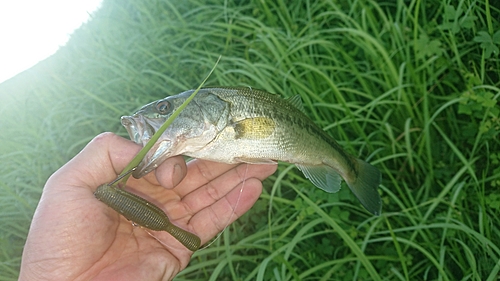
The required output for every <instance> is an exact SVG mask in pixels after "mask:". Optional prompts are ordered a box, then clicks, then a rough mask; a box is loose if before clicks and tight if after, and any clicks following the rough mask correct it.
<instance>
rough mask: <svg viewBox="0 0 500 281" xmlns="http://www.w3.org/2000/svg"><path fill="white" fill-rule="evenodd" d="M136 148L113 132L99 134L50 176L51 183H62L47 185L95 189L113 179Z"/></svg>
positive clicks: (138, 148) (138, 147)
mask: <svg viewBox="0 0 500 281" xmlns="http://www.w3.org/2000/svg"><path fill="white" fill-rule="evenodd" d="M140 149H141V147H140V146H139V145H137V144H135V143H134V142H132V141H129V140H126V139H124V138H122V137H120V136H117V135H115V134H113V133H102V134H100V135H98V136H96V137H95V138H94V139H93V140H92V141H90V142H89V143H88V144H87V146H86V147H85V148H84V149H83V150H82V151H81V152H80V153H79V154H77V155H76V156H75V157H74V158H73V159H71V160H70V161H69V162H68V163H66V164H65V165H64V166H63V167H62V168H61V169H59V170H58V171H57V172H56V173H54V175H52V177H51V180H57V181H61V180H62V182H64V183H65V184H57V185H50V186H54V187H60V188H64V187H65V186H82V184H83V185H85V184H86V185H87V186H90V187H92V188H94V189H95V188H97V186H99V185H101V184H104V183H107V182H110V181H112V180H114V179H115V178H116V175H117V174H119V173H120V172H121V171H122V170H123V169H124V168H125V166H126V165H127V164H128V163H129V162H130V160H132V158H133V157H134V156H135V155H136V154H137V152H138V151H139V150H140Z"/></svg>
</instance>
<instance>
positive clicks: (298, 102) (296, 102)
mask: <svg viewBox="0 0 500 281" xmlns="http://www.w3.org/2000/svg"><path fill="white" fill-rule="evenodd" d="M286 100H287V101H288V102H289V103H290V104H291V105H293V106H295V107H296V108H298V109H299V110H300V111H302V112H304V105H303V104H302V98H301V97H300V95H299V94H297V95H295V96H292V97H289V98H288V99H286Z"/></svg>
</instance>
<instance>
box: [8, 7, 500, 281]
mask: <svg viewBox="0 0 500 281" xmlns="http://www.w3.org/2000/svg"><path fill="white" fill-rule="evenodd" d="M493 3H494V1H488V0H483V1H468V0H463V1H457V2H454V1H451V2H450V1H444V0H437V1H425V0H424V1H403V0H398V1H392V2H391V1H387V2H378V1H370V0H361V1H355V0H347V1H338V0H327V1H324V0H304V1H285V0H277V1H258V0H227V1H215V0H209V1H197V0H187V1H172V0H142V1H139V0H120V1H118V0H104V1H103V4H102V8H101V9H100V10H98V11H97V12H95V13H94V14H93V15H92V19H91V20H90V21H89V22H88V23H86V24H84V25H83V26H82V27H81V28H80V29H78V30H77V31H75V33H74V34H73V35H72V37H71V40H70V41H69V42H68V44H67V45H66V46H64V47H63V48H61V49H60V50H59V51H58V52H57V53H56V54H55V55H53V56H52V57H50V58H48V59H47V60H45V61H43V62H41V63H39V64H38V65H36V66H35V67H33V68H32V69H30V70H28V71H26V72H24V73H22V74H20V75H18V76H16V77H15V78H13V79H10V80H8V81H6V82H4V83H2V84H0V100H1V102H0V114H1V116H2V118H1V119H0V128H2V134H1V135H0V159H1V163H2V166H3V172H2V173H1V175H0V206H1V207H0V208H1V210H2V212H0V222H1V225H2V231H1V232H0V249H1V251H0V272H2V276H1V277H0V280H11V279H15V278H17V274H18V270H19V263H20V258H21V253H22V247H23V245H24V241H25V237H26V235H27V231H28V228H29V224H30V220H31V217H32V215H33V212H34V210H35V208H36V204H37V201H38V199H39V197H40V194H41V192H42V187H43V185H44V183H45V181H46V179H47V178H48V177H49V176H50V174H51V173H52V172H54V171H55V170H56V169H58V168H59V167H60V166H61V165H63V164H64V163H65V162H66V161H68V160H69V159H70V158H71V157H72V156H74V155H75V154H76V153H78V151H80V150H81V148H82V147H83V146H84V145H85V144H86V143H87V142H88V141H89V140H90V139H92V138H93V137H94V136H95V135H97V134H98V133H100V132H104V131H113V132H116V133H118V134H120V135H122V136H125V135H126V132H125V130H124V129H123V128H121V126H120V123H119V117H120V116H121V115H126V114H129V113H131V112H133V111H134V110H135V109H136V108H138V107H140V106H141V105H143V104H145V103H148V102H150V101H152V100H155V99H159V98H162V97H164V96H167V95H173V94H177V93H179V92H181V91H184V90H186V89H190V88H195V87H196V86H197V85H198V84H199V82H200V81H201V79H203V77H204V75H205V74H206V73H208V71H209V69H210V68H211V67H212V65H213V63H214V62H215V61H216V59H217V57H218V56H219V55H220V54H221V55H222V56H223V58H222V61H221V63H220V64H219V66H218V68H217V69H216V72H215V73H214V75H213V76H212V78H211V79H210V80H209V82H208V83H207V85H224V86H237V85H240V86H241V85H249V86H252V87H256V88H261V89H264V90H267V91H269V92H272V93H278V94H281V95H282V96H285V97H289V96H293V95H296V94H300V95H301V96H302V99H303V101H304V106H305V108H306V111H307V113H308V115H309V116H310V117H311V119H313V120H314V122H316V123H317V124H318V125H320V126H321V127H323V128H324V129H325V130H326V131H327V132H328V133H329V134H331V135H332V136H334V137H335V138H336V139H337V140H338V141H339V142H340V143H341V144H342V145H343V146H344V147H345V148H346V149H347V150H348V151H349V152H350V153H352V154H354V155H357V156H359V157H360V158H363V159H367V160H368V161H369V162H371V163H372V164H374V165H375V166H377V167H378V168H379V169H380V170H381V171H382V173H383V183H382V186H381V188H380V191H381V194H382V197H383V202H384V207H383V214H382V215H381V216H380V217H373V216H371V215H370V214H368V213H367V212H366V211H365V210H364V209H363V208H362V207H361V206H360V205H359V203H358V202H357V200H356V199H355V198H354V196H353V195H352V194H351V193H350V191H349V190H348V188H346V187H344V188H342V190H341V191H340V192H339V193H336V194H333V195H329V194H326V193H324V192H322V191H320V190H318V189H316V188H314V187H313V186H312V184H311V183H310V182H309V181H307V180H306V179H304V177H303V176H302V174H301V173H300V172H299V171H298V170H297V169H296V168H294V167H293V166H292V165H289V164H280V166H279V170H278V172H277V173H276V174H275V175H274V176H273V177H271V178H269V179H268V180H266V182H265V190H264V192H263V194H262V196H261V200H259V201H258V202H257V204H256V205H255V206H254V207H253V209H252V210H251V211H250V212H249V213H248V214H247V215H245V216H244V217H242V218H241V219H240V220H239V221H238V222H236V223H234V224H233V225H231V226H230V227H229V228H228V229H227V230H226V231H225V232H224V233H223V235H222V237H221V238H220V239H218V240H216V241H215V243H214V244H213V245H212V246H210V247H209V248H208V249H205V250H203V251H199V252H197V253H195V255H194V256H193V259H192V261H191V264H190V265H189V266H188V268H187V269H186V270H184V271H183V272H181V274H180V275H179V276H178V277H177V280H498V276H499V271H500V248H499V247H500V229H499V226H500V219H499V217H500V138H499V132H500V116H499V115H500V106H499V104H498V99H499V96H500V89H499V77H500V61H499V47H500V23H499V19H500V10H499V8H500V7H499V6H498V3H496V4H493ZM494 5H496V6H494Z"/></svg>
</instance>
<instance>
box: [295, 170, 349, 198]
mask: <svg viewBox="0 0 500 281" xmlns="http://www.w3.org/2000/svg"><path fill="white" fill-rule="evenodd" d="M295 166H297V168H299V170H301V171H302V173H304V175H305V176H306V178H308V179H309V180H310V181H311V182H312V183H313V184H314V185H315V186H317V187H319V188H321V189H323V190H324V191H326V192H329V193H334V192H337V191H339V190H340V184H341V182H342V177H341V176H340V175H339V173H338V172H337V171H336V170H334V169H333V168H331V167H329V166H326V165H315V166H312V165H300V164H295Z"/></svg>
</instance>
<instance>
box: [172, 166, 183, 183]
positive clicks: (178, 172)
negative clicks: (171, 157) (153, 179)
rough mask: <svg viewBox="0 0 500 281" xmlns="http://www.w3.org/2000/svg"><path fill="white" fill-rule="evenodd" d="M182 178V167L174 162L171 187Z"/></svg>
mask: <svg viewBox="0 0 500 281" xmlns="http://www.w3.org/2000/svg"><path fill="white" fill-rule="evenodd" d="M182 178H183V175H182V168H181V166H180V165H179V164H175V165H174V170H173V171H172V187H175V186H177V185H178V184H179V183H180V182H181V181H182Z"/></svg>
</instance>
